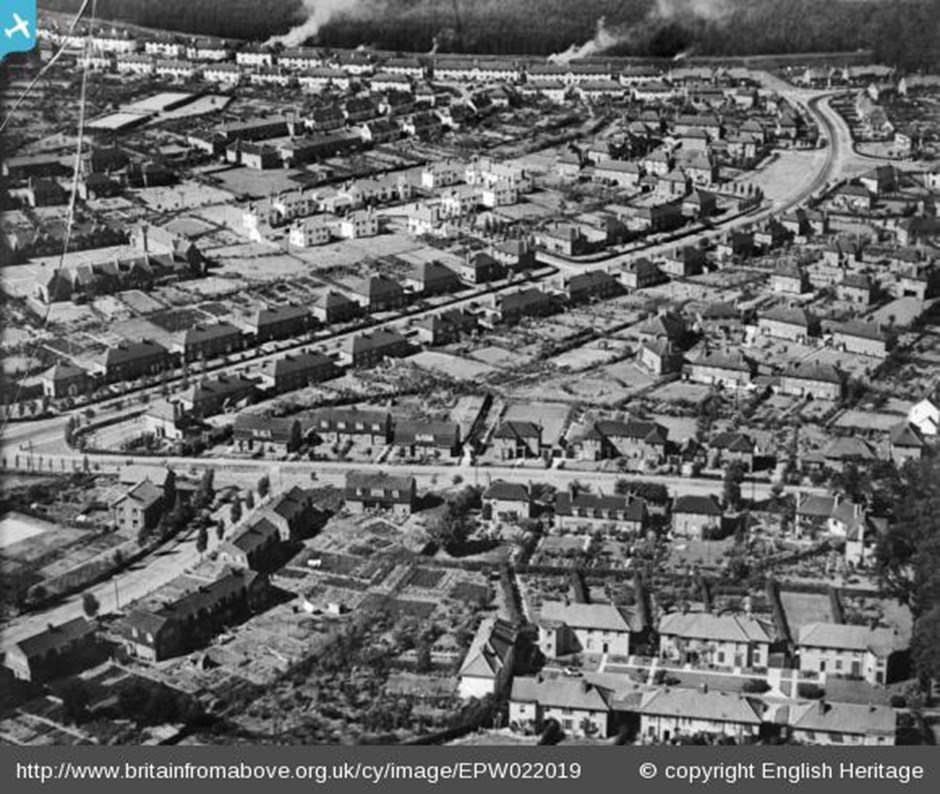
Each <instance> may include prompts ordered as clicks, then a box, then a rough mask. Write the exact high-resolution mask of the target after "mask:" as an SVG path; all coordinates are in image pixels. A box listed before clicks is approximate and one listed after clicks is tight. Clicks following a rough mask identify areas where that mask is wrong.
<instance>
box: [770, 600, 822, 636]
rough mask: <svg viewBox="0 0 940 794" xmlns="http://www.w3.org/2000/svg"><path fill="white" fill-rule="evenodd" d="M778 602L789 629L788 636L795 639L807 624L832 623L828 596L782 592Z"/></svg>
mask: <svg viewBox="0 0 940 794" xmlns="http://www.w3.org/2000/svg"><path fill="white" fill-rule="evenodd" d="M780 602H781V604H783V612H784V615H785V616H786V619H787V625H788V626H789V627H790V634H791V635H792V636H794V637H796V636H797V635H798V634H799V632H800V628H801V627H803V626H805V625H807V624H808V623H816V622H821V623H832V622H833V614H832V605H831V602H830V601H829V596H827V595H822V594H820V593H796V592H788V591H782V592H781V593H780Z"/></svg>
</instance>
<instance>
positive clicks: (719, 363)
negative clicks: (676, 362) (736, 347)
mask: <svg viewBox="0 0 940 794" xmlns="http://www.w3.org/2000/svg"><path fill="white" fill-rule="evenodd" d="M690 363H691V364H692V365H693V366H697V367H711V368H713V369H726V370H731V371H734V372H748V373H750V371H751V368H750V367H749V366H748V365H747V360H746V359H745V358H744V356H742V355H741V354H740V353H739V352H737V351H735V352H733V353H725V352H722V351H720V350H711V351H708V350H706V351H702V353H700V354H699V355H698V357H697V358H695V359H694V360H693V361H692V362H690Z"/></svg>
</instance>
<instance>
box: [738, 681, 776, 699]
mask: <svg viewBox="0 0 940 794" xmlns="http://www.w3.org/2000/svg"><path fill="white" fill-rule="evenodd" d="M769 689H770V684H768V683H767V682H766V681H765V680H764V679H763V678H751V679H750V680H748V681H745V682H744V686H743V687H741V691H742V692H750V693H753V694H755V695H759V694H761V693H762V692H766V691H767V690H769Z"/></svg>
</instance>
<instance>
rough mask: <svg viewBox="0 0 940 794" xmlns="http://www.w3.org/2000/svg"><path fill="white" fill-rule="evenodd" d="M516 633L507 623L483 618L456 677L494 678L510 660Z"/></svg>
mask: <svg viewBox="0 0 940 794" xmlns="http://www.w3.org/2000/svg"><path fill="white" fill-rule="evenodd" d="M516 633H517V632H516V629H515V627H514V626H513V625H512V624H511V623H509V622H508V621H505V620H502V619H500V618H498V617H496V616H495V615H492V616H490V617H487V618H484V619H483V621H482V622H481V623H480V625H479V627H478V628H477V632H476V634H475V635H474V636H473V642H472V643H471V644H470V648H469V649H468V650H467V655H466V656H465V657H464V660H463V664H461V665H460V672H459V673H458V675H460V676H461V677H463V676H469V677H473V678H496V676H498V675H499V673H500V671H501V670H502V669H503V668H504V667H505V666H506V665H507V664H508V663H509V662H510V660H511V656H512V650H513V647H514V646H515V644H516Z"/></svg>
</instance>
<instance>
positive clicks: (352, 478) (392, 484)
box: [346, 471, 415, 495]
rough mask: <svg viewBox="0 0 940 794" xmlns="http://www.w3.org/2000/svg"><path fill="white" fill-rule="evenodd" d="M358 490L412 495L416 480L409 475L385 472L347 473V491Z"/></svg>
mask: <svg viewBox="0 0 940 794" xmlns="http://www.w3.org/2000/svg"><path fill="white" fill-rule="evenodd" d="M358 488H367V489H369V490H381V491H403V492H405V493H406V494H407V495H410V494H411V492H412V491H413V490H414V488H415V478H414V477H411V476H408V475H404V474H401V475H397V474H396V475H393V474H386V473H385V472H378V473H375V474H373V473H370V472H361V471H350V472H347V473H346V491H347V495H349V492H350V491H355V489H358Z"/></svg>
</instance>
